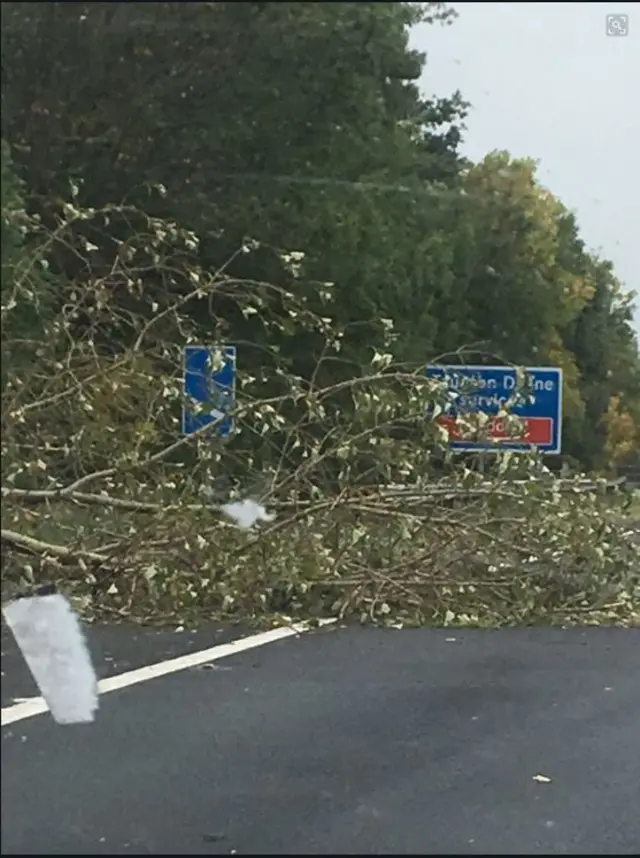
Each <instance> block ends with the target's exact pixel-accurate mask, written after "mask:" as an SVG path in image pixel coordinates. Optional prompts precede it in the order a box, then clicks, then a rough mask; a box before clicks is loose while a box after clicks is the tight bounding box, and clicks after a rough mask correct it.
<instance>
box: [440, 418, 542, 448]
mask: <svg viewBox="0 0 640 858" xmlns="http://www.w3.org/2000/svg"><path fill="white" fill-rule="evenodd" d="M437 422H438V423H439V424H440V426H444V427H445V428H446V429H447V430H448V431H449V438H450V439H451V440H452V441H461V440H464V439H463V438H462V435H461V433H460V427H459V426H458V424H457V422H456V419H455V417H447V416H441V417H438V420H437ZM520 422H521V424H522V429H521V430H520V431H519V432H518V433H516V432H514V430H513V429H507V424H506V421H505V419H504V418H502V417H492V418H491V419H490V421H489V422H488V424H487V425H486V427H484V428H483V432H484V433H485V434H486V435H487V436H488V437H489V438H495V439H496V440H499V441H502V442H503V443H505V444H508V443H509V441H513V443H519V444H522V443H523V442H524V443H525V444H551V443H552V442H553V420H552V419H551V417H523V418H520ZM514 435H516V436H517V437H514Z"/></svg>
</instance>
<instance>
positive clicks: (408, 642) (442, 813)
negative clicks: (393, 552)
mask: <svg viewBox="0 0 640 858" xmlns="http://www.w3.org/2000/svg"><path fill="white" fill-rule="evenodd" d="M91 634H92V642H93V646H94V650H95V651H96V653H100V655H99V656H97V657H98V659H99V664H100V669H101V672H102V674H103V675H108V674H109V673H113V672H116V673H117V672H118V670H126V669H128V668H129V667H132V666H139V665H140V664H144V663H146V662H149V661H155V660H159V659H162V658H166V657H169V656H171V655H175V654H178V653H181V652H186V651H187V650H189V649H193V648H197V647H205V646H209V645H211V644H212V643H213V642H215V641H216V640H224V639H226V640H228V639H229V636H230V634H232V633H230V632H229V631H220V632H216V631H215V630H210V629H209V630H203V631H202V632H200V633H199V634H198V635H195V636H194V635H189V634H188V633H182V634H175V633H171V632H168V633H164V634H155V633H146V632H133V631H132V630H129V629H115V630H114V629H95V630H93V631H92V633H91ZM134 634H137V639H136V640H135V641H134V640H133V636H134ZM236 634H237V631H236ZM3 651H5V657H4V658H3V672H4V676H3V693H4V694H6V695H7V696H6V697H5V698H4V699H3V706H5V705H6V704H7V702H8V700H9V697H11V696H16V695H18V696H23V695H27V694H31V693H33V689H32V687H30V685H29V681H28V679H27V678H26V677H25V676H24V673H22V674H21V670H23V669H22V666H21V664H20V661H19V659H17V658H16V657H15V653H12V652H11V645H10V641H8V640H7V639H6V638H4V637H3ZM19 692H21V693H19ZM536 776H542V778H538V779H536ZM1 788H2V852H3V854H23V855H24V854H49V855H54V854H55V855H57V854H74V855H80V854H82V855H101V854H112V855H113V854H119V855H124V854H158V855H161V854H179V855H188V854H190V855H194V854H195V855H208V854H238V855H246V854H260V853H262V854H304V853H306V854H321V853H324V854H339V853H348V854H355V853H361V854H362V853H364V854H385V853H386V854H408V853H421V854H438V853H440V854H442V853H444V854H467V855H471V854H539V855H542V854H547V855H564V854H592V855H593V854H601V855H614V854H627V855H632V854H638V853H639V852H640V630H635V629H632V630H614V629H587V630H576V629H573V630H571V629H570V630H566V631H563V630H559V629H556V630H554V629H529V630H514V631H510V630H504V631H465V632H459V631H446V630H404V631H397V630H388V631H382V630H373V629H360V628H348V629H344V628H342V629H338V628H331V629H326V630H323V631H321V632H314V633H311V634H308V635H303V636H301V637H299V638H290V639H288V640H285V641H281V642H278V643H272V644H269V645H267V646H265V647H261V648H260V649H256V650H253V651H250V652H246V653H243V654H236V655H233V656H232V657H230V658H226V659H224V660H222V661H220V662H219V663H218V665H217V666H216V667H215V668H213V669H203V668H197V669H192V670H186V671H183V672H180V673H176V674H173V675H171V676H166V677H163V678H157V679H154V680H152V681H149V682H145V683H142V684H139V685H135V686H133V687H130V688H127V689H125V690H121V691H114V692H112V693H110V694H108V695H106V696H104V697H103V699H102V705H101V710H100V712H99V718H98V721H97V722H96V723H95V724H93V725H87V726H82V727H57V726H56V725H55V724H54V723H53V722H52V721H51V719H50V717H49V716H48V715H40V716H37V717H35V718H32V719H29V720H25V721H20V722H17V723H15V724H12V725H10V726H9V727H5V728H3V730H2V784H1Z"/></svg>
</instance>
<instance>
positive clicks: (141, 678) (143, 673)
mask: <svg viewBox="0 0 640 858" xmlns="http://www.w3.org/2000/svg"><path fill="white" fill-rule="evenodd" d="M334 622H335V620H321V621H320V623H319V624H320V625H321V626H326V625H329V624H331V623H334ZM312 628H313V627H312V626H309V625H308V624H307V623H302V624H300V625H294V626H284V627H282V628H278V629H271V630H270V631H268V632H260V634H257V635H251V636H249V637H246V638H240V639H239V640H235V641H231V643H226V644H218V645H217V646H212V647H209V648H208V649H202V650H199V651H198V652H191V653H188V654H187V655H180V656H178V657H177V658H171V659H168V660H167V661H158V662H156V663H155V664H148V665H146V666H145V667H139V668H137V669H136V670H128V671H127V672H126V673H120V674H118V676H109V677H108V678H107V679H101V680H100V681H99V682H98V692H99V693H100V694H108V693H109V692H110V691H119V690H120V689H122V688H128V687H129V686H130V685H138V684H139V683H140V682H148V681H149V680H150V679H157V678H158V677H159V676H167V675H168V674H170V673H177V672H178V671H180V670H187V668H189V667H197V666H198V665H199V664H207V663H208V662H212V661H218V660H219V659H221V658H228V657H229V656H230V655H236V654H237V653H239V652H247V651H248V650H251V649H255V648H256V647H259V646H265V644H269V643H274V642H275V641H280V640H284V639H285V638H290V637H293V636H295V635H300V634H303V633H304V632H308V631H311V630H312ZM48 711H49V707H48V706H47V704H46V703H45V701H44V699H43V698H42V697H32V698H30V699H27V700H23V701H21V702H20V703H14V704H13V705H12V706H5V707H4V709H2V726H3V727H5V726H7V725H9V724H15V723H16V721H24V720H25V719H26V718H33V717H34V716H35V715H42V713H43V712H48Z"/></svg>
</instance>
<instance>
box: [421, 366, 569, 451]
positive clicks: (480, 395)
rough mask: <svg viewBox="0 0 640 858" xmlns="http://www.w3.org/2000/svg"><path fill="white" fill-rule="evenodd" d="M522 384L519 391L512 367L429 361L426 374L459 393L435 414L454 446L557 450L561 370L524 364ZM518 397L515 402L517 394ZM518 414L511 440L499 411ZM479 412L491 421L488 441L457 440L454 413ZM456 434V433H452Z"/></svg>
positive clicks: (485, 448)
mask: <svg viewBox="0 0 640 858" xmlns="http://www.w3.org/2000/svg"><path fill="white" fill-rule="evenodd" d="M524 372H525V386H524V387H521V388H520V390H518V380H517V373H516V370H515V369H513V368H512V367H508V366H428V367H427V369H426V374H427V377H429V378H443V377H446V378H448V380H449V390H450V391H453V392H458V391H459V390H462V391H463V392H462V393H459V395H458V397H457V399H456V400H455V408H452V409H450V410H449V411H447V412H446V413H445V414H442V415H440V417H439V418H438V419H437V422H438V423H440V424H441V425H443V426H446V427H447V429H449V438H450V443H451V447H452V449H454V450H464V451H469V452H471V451H478V450H501V449H509V450H530V449H531V448H532V447H536V448H537V449H538V450H540V451H541V452H544V453H560V451H561V448H562V370H561V369H556V368H553V367H528V368H526V369H525V370H524ZM518 392H519V393H520V394H521V396H520V397H519V401H514V397H515V396H516V394H517V393H518ZM505 406H506V407H507V410H508V413H509V414H513V415H514V416H517V417H519V418H520V419H521V420H522V422H523V424H524V430H523V433H522V437H521V438H519V439H518V440H517V441H516V440H513V437H512V433H510V432H509V430H508V429H507V427H506V426H505V422H504V419H503V418H502V417H501V416H499V414H500V412H501V411H503V410H504V408H505ZM478 412H484V413H485V414H487V415H489V417H491V418H492V420H491V421H490V423H489V426H488V433H487V434H488V436H489V438H490V439H491V440H484V441H477V442H474V441H472V440H468V439H464V440H462V439H460V437H459V433H457V432H456V425H455V418H456V416H464V415H467V414H473V413H478ZM456 436H458V437H456Z"/></svg>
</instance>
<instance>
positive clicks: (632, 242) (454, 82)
mask: <svg viewBox="0 0 640 858" xmlns="http://www.w3.org/2000/svg"><path fill="white" fill-rule="evenodd" d="M452 5H453V6H454V8H455V9H456V11H457V12H458V15H459V17H458V18H457V20H456V21H454V23H453V24H452V25H451V26H450V27H440V26H428V25H422V26H420V27H417V28H416V30H415V31H414V38H413V45H414V47H416V48H418V49H420V50H422V51H426V52H427V55H428V56H427V68H426V71H425V74H424V77H423V79H422V87H423V90H424V92H425V93H426V94H430V95H431V94H436V95H439V96H443V95H446V94H448V93H450V92H452V91H454V90H456V89H459V90H460V91H461V92H462V95H463V96H464V98H465V99H466V100H467V101H470V102H471V104H472V109H471V113H470V115H469V118H468V120H467V127H468V128H467V132H466V135H465V137H466V141H465V146H464V152H465V154H466V155H467V156H468V157H470V158H473V159H474V160H477V159H480V158H482V157H483V156H484V155H485V154H486V153H487V152H490V151H491V150H493V149H507V150H508V151H509V152H510V153H511V154H512V155H514V156H518V157H522V156H529V157H533V158H536V159H537V160H538V161H539V162H540V171H539V176H540V180H541V181H542V182H543V184H545V185H546V186H547V187H548V188H549V189H550V190H551V191H553V192H554V193H555V194H556V195H557V196H558V197H560V199H561V200H562V201H563V202H564V203H565V205H567V206H568V207H569V208H570V209H572V210H573V211H574V212H576V214H577V217H578V222H579V225H580V232H581V236H582V238H583V239H584V240H585V241H586V243H587V245H588V246H589V247H590V248H592V249H595V250H597V251H598V252H599V253H600V254H601V255H603V256H604V257H606V258H608V259H611V260H612V261H613V263H614V265H615V268H616V272H617V274H618V277H619V278H620V279H621V280H622V281H623V283H624V284H625V286H626V287H627V288H628V289H633V290H634V291H640V157H639V153H640V107H639V104H640V98H638V92H639V91H640V3H580V4H577V3H576V4H574V3H467V2H463V3H456V2H454V3H453V4H452ZM612 13H618V14H626V15H627V16H628V23H629V31H628V35H626V36H608V35H607V32H606V29H607V15H608V14H612ZM634 93H635V94H634ZM636 303H637V301H636ZM636 329H637V330H638V332H640V312H638V311H637V312H636Z"/></svg>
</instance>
